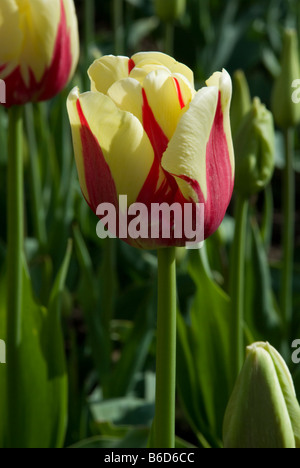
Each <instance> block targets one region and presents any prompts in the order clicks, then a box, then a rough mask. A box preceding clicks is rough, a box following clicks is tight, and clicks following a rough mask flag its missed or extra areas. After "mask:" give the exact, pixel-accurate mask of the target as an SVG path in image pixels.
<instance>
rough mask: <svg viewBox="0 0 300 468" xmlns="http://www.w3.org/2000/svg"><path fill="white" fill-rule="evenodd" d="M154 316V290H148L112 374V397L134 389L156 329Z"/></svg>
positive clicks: (125, 393) (123, 394)
mask: <svg viewBox="0 0 300 468" xmlns="http://www.w3.org/2000/svg"><path fill="white" fill-rule="evenodd" d="M155 300H156V295H155ZM132 303H133V302H132ZM132 303H131V304H132ZM131 307H132V305H131ZM153 316H154V313H153V291H152V290H150V291H149V290H148V291H147V293H146V294H145V296H144V298H143V300H142V301H141V302H140V305H139V307H138V308H137V311H136V320H135V322H134V326H133V328H132V331H131V332H130V333H129V336H128V338H127V340H126V343H125V346H124V348H123V351H122V355H121V358H120V360H119V361H118V363H117V365H116V367H115V369H114V371H113V373H112V375H111V378H110V396H111V397H121V396H125V395H127V394H128V393H129V392H130V391H131V390H133V389H134V385H135V383H136V376H137V374H138V373H139V372H140V371H141V370H142V369H143V366H144V364H145V361H146V358H147V356H148V353H149V349H150V345H151V343H152V340H153V336H154V330H155V329H154V320H153Z"/></svg>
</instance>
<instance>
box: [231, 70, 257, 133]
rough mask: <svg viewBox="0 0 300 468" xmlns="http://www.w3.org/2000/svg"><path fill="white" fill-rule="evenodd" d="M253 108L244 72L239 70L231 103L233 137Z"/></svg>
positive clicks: (235, 76)
mask: <svg viewBox="0 0 300 468" xmlns="http://www.w3.org/2000/svg"><path fill="white" fill-rule="evenodd" d="M251 106H252V102H251V94H250V89H249V85H248V82H247V79H246V76H245V73H244V72H243V71H242V70H238V71H236V72H235V74H234V78H233V94H232V103H231V111H230V117H231V131H232V135H233V137H234V136H235V135H236V133H237V131H238V129H239V127H240V125H241V122H242V120H243V118H244V117H245V115H246V114H247V113H248V112H249V111H250V109H251Z"/></svg>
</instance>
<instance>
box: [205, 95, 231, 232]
mask: <svg viewBox="0 0 300 468" xmlns="http://www.w3.org/2000/svg"><path fill="white" fill-rule="evenodd" d="M206 164H207V176H206V180H207V187H208V197H207V201H206V204H205V237H209V236H210V235H212V234H213V233H214V232H215V231H216V230H217V229H218V227H219V226H220V224H221V223H222V221H223V218H224V216H225V213H226V210H227V208H228V205H229V203H230V200H231V197H232V192H233V186H234V180H233V177H232V166H231V161H230V156H229V150H228V144H227V138H226V134H225V131H224V116H223V109H222V102H221V93H220V94H219V102H218V106H217V110H216V115H215V120H214V124H213V127H212V130H211V134H210V139H209V142H208V145H207V149H206Z"/></svg>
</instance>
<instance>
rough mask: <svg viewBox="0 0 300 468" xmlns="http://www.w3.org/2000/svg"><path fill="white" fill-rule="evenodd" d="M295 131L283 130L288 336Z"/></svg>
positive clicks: (283, 302)
mask: <svg viewBox="0 0 300 468" xmlns="http://www.w3.org/2000/svg"><path fill="white" fill-rule="evenodd" d="M294 136H295V130H294V129H293V128H289V129H286V130H285V148H286V165H285V169H284V183H283V213H284V221H283V270H282V282H281V285H282V286H281V308H282V312H283V319H284V324H285V330H286V333H287V334H288V331H289V326H290V323H291V320H292V313H293V261H294V231H295V174H294V165H293V164H294V141H295V138H294Z"/></svg>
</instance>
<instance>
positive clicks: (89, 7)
mask: <svg viewBox="0 0 300 468" xmlns="http://www.w3.org/2000/svg"><path fill="white" fill-rule="evenodd" d="M94 41H95V1H94V0H84V54H85V59H86V60H88V59H89V47H90V45H91V44H93V43H94Z"/></svg>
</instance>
